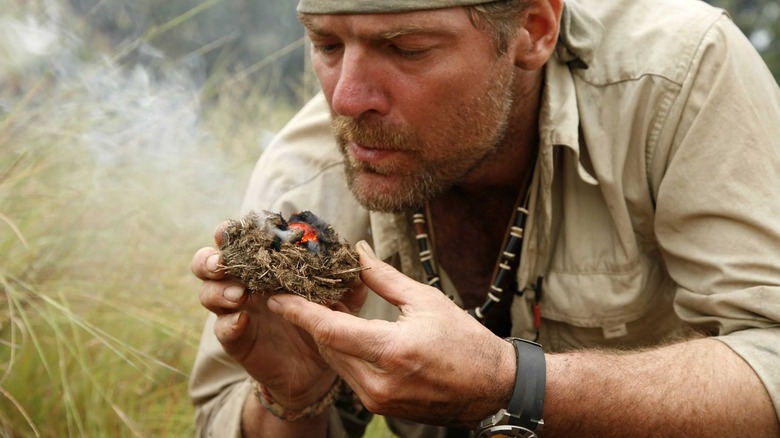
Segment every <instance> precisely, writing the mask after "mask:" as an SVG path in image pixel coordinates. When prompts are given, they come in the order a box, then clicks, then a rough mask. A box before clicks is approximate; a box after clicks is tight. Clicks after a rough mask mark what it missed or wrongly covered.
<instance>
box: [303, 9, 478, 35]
mask: <svg viewBox="0 0 780 438" xmlns="http://www.w3.org/2000/svg"><path fill="white" fill-rule="evenodd" d="M300 17H301V22H302V23H303V25H304V26H305V27H306V29H307V30H308V32H309V33H311V34H314V35H331V34H337V33H338V34H342V33H346V34H349V35H351V36H354V37H365V38H393V37H395V36H401V35H407V34H435V35H443V36H453V37H455V36H458V35H466V34H468V33H469V32H472V31H475V30H476V28H475V27H474V24H473V23H472V21H471V19H470V18H469V16H468V13H467V12H466V10H465V9H463V8H448V9H437V10H425V11H415V12H404V13H393V14H300Z"/></svg>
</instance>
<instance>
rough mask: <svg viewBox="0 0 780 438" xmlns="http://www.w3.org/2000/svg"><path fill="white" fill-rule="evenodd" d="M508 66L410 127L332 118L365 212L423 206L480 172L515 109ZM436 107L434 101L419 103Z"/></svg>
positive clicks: (350, 182) (378, 120)
mask: <svg viewBox="0 0 780 438" xmlns="http://www.w3.org/2000/svg"><path fill="white" fill-rule="evenodd" d="M512 84H513V74H512V70H511V68H507V69H505V70H504V71H503V72H498V73H496V72H495V71H493V72H492V75H491V77H490V79H488V81H487V83H486V84H485V85H484V86H483V87H480V88H481V89H479V90H473V91H475V92H474V93H471V95H473V96H475V97H473V98H470V99H468V98H467V99H461V98H460V94H459V93H458V90H454V89H453V90H452V94H451V96H452V99H451V100H450V101H447V102H440V103H439V104H437V105H433V107H434V108H435V112H434V113H423V114H421V115H420V117H419V119H417V120H412V121H409V122H408V123H403V124H400V123H396V124H390V123H387V122H385V121H384V120H383V119H382V118H380V117H374V116H372V115H366V116H363V117H361V118H357V119H356V118H351V117H346V116H339V115H337V114H333V115H332V118H331V125H332V129H333V132H334V135H335V138H336V140H337V143H338V146H339V148H340V150H341V153H342V154H343V156H344V163H345V169H346V178H347V183H348V186H349V188H350V190H352V192H353V193H354V195H355V196H356V198H357V199H358V201H359V202H360V203H361V204H362V205H363V206H365V207H366V208H368V209H370V210H374V211H384V212H396V213H398V212H403V211H408V210H410V209H413V208H416V207H421V206H423V205H425V204H426V203H427V202H428V201H429V200H430V199H431V198H433V197H435V196H437V195H438V194H440V193H442V192H444V191H446V190H448V189H450V188H452V187H453V186H455V185H456V184H458V183H459V182H461V181H462V180H463V179H464V178H466V177H467V176H468V175H469V174H470V173H471V172H473V171H474V170H476V169H479V167H480V166H481V165H482V164H483V163H484V162H485V161H486V160H487V159H488V158H489V157H490V156H491V155H492V154H493V153H494V151H495V150H496V148H497V146H498V144H499V143H500V142H502V141H503V140H504V135H505V131H506V126H507V123H508V119H509V114H510V110H511V107H512V92H513V87H512ZM421 105H423V106H424V107H431V106H432V105H430V104H429V103H421Z"/></svg>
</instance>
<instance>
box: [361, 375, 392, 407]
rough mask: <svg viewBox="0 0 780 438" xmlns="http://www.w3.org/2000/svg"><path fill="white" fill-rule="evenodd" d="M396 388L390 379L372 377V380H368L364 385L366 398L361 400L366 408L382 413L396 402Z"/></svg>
mask: <svg viewBox="0 0 780 438" xmlns="http://www.w3.org/2000/svg"><path fill="white" fill-rule="evenodd" d="M396 390H397V387H396V385H394V384H392V382H390V381H389V380H388V379H382V378H380V379H372V380H371V381H370V382H366V384H365V386H364V387H363V391H364V399H363V400H361V401H362V402H363V405H364V406H365V407H366V409H368V410H369V411H371V412H374V413H377V414H380V415H382V414H383V413H386V412H388V409H389V408H390V406H392V405H393V404H394V402H395V398H394V396H393V395H394V394H395V391H396Z"/></svg>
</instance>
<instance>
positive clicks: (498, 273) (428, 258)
mask: <svg viewBox="0 0 780 438" xmlns="http://www.w3.org/2000/svg"><path fill="white" fill-rule="evenodd" d="M529 198H530V190H529V191H527V192H526V194H525V197H524V198H521V199H522V203H520V202H518V204H517V207H516V209H515V212H514V213H513V216H514V217H513V219H512V221H511V222H510V225H509V229H508V231H507V234H506V237H505V238H504V250H503V251H502V252H501V254H500V255H499V257H498V262H497V265H496V267H495V269H494V271H493V281H492V282H491V284H490V288H489V289H488V293H487V298H486V299H485V302H484V303H483V304H482V305H481V306H477V307H474V308H472V309H467V310H466V311H467V312H468V314H469V315H471V316H473V317H474V318H476V319H477V320H478V321H480V322H483V321H484V318H485V314H486V313H487V312H488V311H489V310H490V309H491V308H492V307H493V306H494V305H495V304H497V303H499V302H500V301H501V299H502V298H503V297H504V292H505V289H506V287H507V284H508V283H509V280H510V278H511V274H512V270H513V268H514V267H515V266H519V264H520V259H521V256H522V251H521V250H522V247H523V237H524V228H525V221H526V219H527V218H528V214H529V212H528V201H529ZM412 218H413V222H414V228H415V239H416V240H417V247H418V250H419V254H420V262H421V263H422V266H423V269H424V270H425V275H426V277H427V281H428V285H429V286H433V287H435V288H437V289H439V290H440V291H442V292H443V293H446V292H444V289H443V288H442V285H441V278H440V277H439V274H438V273H437V269H436V266H435V265H434V254H433V247H432V245H430V244H429V242H428V219H427V213H426V208H425V207H422V208H418V209H416V210H415V211H414V214H413V216H412ZM541 279H542V278H541V277H539V279H538V281H537V283H536V285H535V286H531V288H532V289H533V290H534V291H535V292H536V296H535V303H534V306H533V316H534V326H535V328H536V330H537V336H538V334H539V328H540V326H541V313H540V307H539V300H540V299H541ZM524 291H525V289H521V290H516V291H514V293H515V294H517V295H518V296H522V295H523V293H524ZM447 296H448V297H449V298H450V299H454V297H453V296H452V295H451V294H447Z"/></svg>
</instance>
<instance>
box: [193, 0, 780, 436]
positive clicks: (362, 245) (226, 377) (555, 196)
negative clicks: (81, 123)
mask: <svg viewBox="0 0 780 438" xmlns="http://www.w3.org/2000/svg"><path fill="white" fill-rule="evenodd" d="M483 3H484V4H483ZM298 8H299V11H300V12H301V19H302V22H303V24H304V26H305V27H306V30H307V33H308V35H309V37H310V38H311V40H312V46H313V49H312V51H313V55H312V56H313V65H314V68H315V71H316V73H317V76H318V78H319V80H320V83H321V86H322V90H323V93H322V95H321V96H318V97H316V98H315V99H314V100H313V101H312V102H311V103H309V104H308V105H307V106H306V107H305V108H304V109H303V110H302V111H301V113H300V114H299V115H298V116H296V118H295V119H293V120H292V121H291V122H290V124H289V125H288V127H287V128H285V129H284V130H283V131H282V132H281V133H280V134H279V136H278V138H277V140H276V142H275V144H274V145H272V146H271V147H270V148H269V149H268V150H267V151H266V152H265V153H264V155H263V157H262V158H261V159H260V161H259V163H258V165H257V168H256V171H255V174H254V175H253V178H252V181H251V184H250V188H249V191H248V193H247V197H246V202H245V204H244V210H245V211H248V210H256V211H259V210H263V209H266V210H272V211H282V212H283V213H284V214H289V213H290V212H292V211H297V210H312V211H314V212H315V213H318V214H320V215H321V216H322V217H323V218H324V219H326V220H328V221H330V222H331V223H332V224H333V226H334V228H335V229H336V230H338V231H339V232H340V233H341V234H342V236H343V237H345V238H347V239H348V240H349V241H351V242H359V243H358V244H357V245H356V247H357V249H358V251H359V253H360V262H361V263H362V264H363V265H364V266H365V267H366V268H367V269H366V270H364V271H363V272H362V273H361V280H362V283H363V284H362V285H356V286H355V287H354V289H353V291H352V292H351V293H350V294H348V295H347V296H346V297H345V299H344V300H343V301H342V302H339V303H329V306H323V305H320V304H315V303H310V302H307V301H306V300H304V299H302V298H300V297H297V296H293V295H269V294H263V293H253V294H249V293H248V291H246V290H245V289H244V287H243V286H242V285H241V284H239V283H236V282H235V281H233V280H231V279H229V278H224V276H223V275H222V274H221V271H220V270H219V269H218V263H219V251H218V250H217V249H215V248H204V249H202V250H200V251H199V252H198V253H197V254H196V255H195V257H194V258H193V263H192V269H193V272H194V273H195V274H196V275H197V276H198V277H199V278H201V279H203V280H204V283H203V287H202V289H201V294H200V299H201V302H202V303H203V305H204V306H205V307H206V308H207V309H209V310H210V311H212V312H213V315H212V316H211V317H210V319H209V321H208V323H207V326H206V329H205V332H204V335H203V341H202V345H201V350H200V352H199V356H198V359H197V363H196V365H195V370H194V373H193V376H192V384H191V394H192V397H193V399H194V401H195V403H196V404H197V408H198V427H199V430H200V432H201V433H202V434H204V435H214V436H240V435H242V434H243V436H273V437H281V436H307V437H311V436H328V435H329V436H344V435H345V434H347V433H348V434H350V435H351V436H360V434H361V433H362V430H361V428H362V426H363V425H364V424H365V415H363V414H365V412H362V411H361V410H362V407H363V406H364V407H365V408H366V409H367V410H368V411H370V412H373V413H377V414H382V415H385V416H387V418H388V423H389V424H390V426H391V428H393V430H394V431H395V432H396V433H398V434H400V435H402V436H404V437H407V436H426V437H428V436H433V437H435V436H439V437H446V436H467V435H464V433H467V432H464V431H467V430H470V429H474V430H476V431H477V433H479V436H531V433H532V432H531V431H533V432H535V433H537V434H538V435H541V436H545V437H547V436H555V437H573V436H577V437H585V436H599V437H606V436H629V437H638V436H661V435H679V436H688V437H693V436H704V437H711V436H719V435H725V434H731V435H737V436H751V437H777V436H780V427H779V426H778V419H777V418H778V412H780V367H778V366H777V363H778V358H780V262H778V260H779V259H778V257H779V256H780V218H779V217H778V214H777V212H778V211H780V91H779V90H778V87H777V84H776V83H775V82H774V80H773V79H772V77H771V75H770V74H769V72H768V71H767V69H766V67H765V66H764V65H763V63H762V62H761V61H760V58H758V55H757V54H756V53H755V51H754V50H753V49H752V48H751V47H750V45H749V43H748V42H747V40H746V39H745V38H744V37H743V36H742V35H741V34H740V33H739V32H738V30H737V29H736V28H735V27H734V26H733V24H732V23H730V22H729V20H728V18H727V17H726V16H725V15H724V14H723V13H722V12H721V11H718V10H715V9H712V8H710V7H708V6H706V5H705V4H703V3H699V2H693V1H676V2H673V1H667V0H660V1H658V0H652V1H651V0H636V1H631V2H620V1H616V0H607V1H605V0H576V1H575V0H565V1H564V0H527V1H500V2H492V3H491V2H484V1H479V0H379V1H377V0H374V1H368V0H301V1H300V3H299V7H298ZM345 174H346V181H345V179H344V175H345ZM507 224H509V225H510V226H509V227H507V226H506V225H507ZM216 238H217V243H219V242H220V238H221V237H220V232H219V231H218V232H217V233H216ZM363 240H367V241H370V242H371V244H370V245H369V244H368V243H366V242H364V241H363ZM418 244H419V245H420V246H419V252H420V254H418ZM518 245H521V246H520V247H518ZM372 247H373V250H372ZM374 252H375V253H376V255H375V254H374ZM518 259H519V260H518ZM497 260H498V262H497ZM402 272H403V273H402ZM429 277H430V282H431V283H432V284H441V288H442V289H443V291H444V294H443V293H442V292H440V291H439V290H437V289H435V288H433V287H431V286H428V285H426V284H424V283H422V282H427V281H428V278H429ZM437 277H439V278H440V281H437V280H436V278H437ZM367 289H370V291H371V292H367ZM260 292H262V291H260ZM445 294H447V295H454V301H452V300H450V299H449V298H447V296H445ZM459 306H460V307H459ZM461 308H466V309H470V311H469V312H468V313H467V312H464V311H463V310H461ZM508 336H513V337H519V338H524V339H526V340H537V341H538V342H539V343H540V344H541V345H542V346H543V347H544V350H545V353H542V351H541V349H539V348H538V347H537V346H535V345H534V344H530V343H528V342H524V341H520V340H513V339H510V341H511V342H507V341H505V340H504V339H503V338H504V337H508ZM223 350H224V351H223ZM342 381H343V382H344V384H342V383H341V382H342ZM342 388H348V390H342ZM345 393H347V394H348V393H354V394H355V396H356V397H357V398H358V399H359V401H360V403H358V404H357V405H354V406H353V405H350V403H345V402H348V401H349V400H348V399H345V398H344V394H345ZM334 400H339V401H338V402H336V403H335V404H336V405H338V409H336V408H334V407H332V406H333V405H334ZM542 423H543V424H542ZM437 426H439V427H437Z"/></svg>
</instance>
